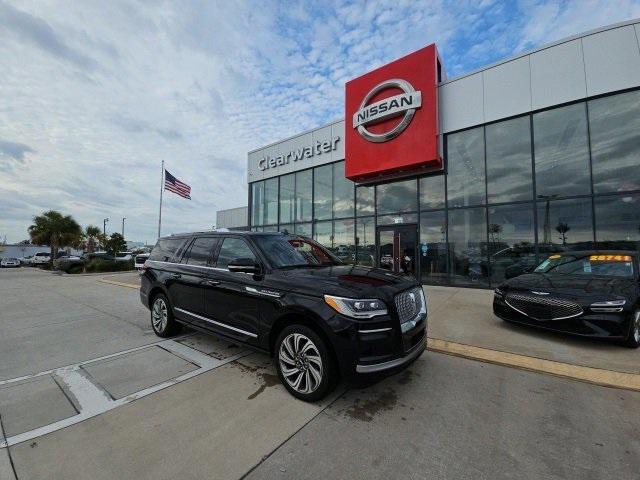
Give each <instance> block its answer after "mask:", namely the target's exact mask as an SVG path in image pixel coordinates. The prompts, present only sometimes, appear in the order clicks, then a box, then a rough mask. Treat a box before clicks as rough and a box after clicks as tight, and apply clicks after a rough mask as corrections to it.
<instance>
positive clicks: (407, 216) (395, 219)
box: [378, 213, 418, 225]
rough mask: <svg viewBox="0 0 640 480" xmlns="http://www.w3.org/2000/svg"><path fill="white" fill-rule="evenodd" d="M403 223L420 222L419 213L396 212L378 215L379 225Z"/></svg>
mask: <svg viewBox="0 0 640 480" xmlns="http://www.w3.org/2000/svg"><path fill="white" fill-rule="evenodd" d="M403 223H418V214H417V213H396V214H395V215H381V216H378V225H394V224H396V225H401V224H403Z"/></svg>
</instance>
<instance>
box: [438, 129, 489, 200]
mask: <svg viewBox="0 0 640 480" xmlns="http://www.w3.org/2000/svg"><path fill="white" fill-rule="evenodd" d="M484 179H485V175H484V134H483V128H482V127H478V128H474V129H471V130H466V131H464V132H459V133H454V134H452V135H448V136H447V198H448V202H449V206H450V207H464V206H468V205H478V204H483V203H485V181H484Z"/></svg>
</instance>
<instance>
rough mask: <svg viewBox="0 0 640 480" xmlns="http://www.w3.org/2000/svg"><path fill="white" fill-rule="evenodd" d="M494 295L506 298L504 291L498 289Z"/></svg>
mask: <svg viewBox="0 0 640 480" xmlns="http://www.w3.org/2000/svg"><path fill="white" fill-rule="evenodd" d="M493 293H495V294H496V295H498V296H499V297H502V296H504V291H502V290H500V289H499V288H496V289H495V290H494V291H493Z"/></svg>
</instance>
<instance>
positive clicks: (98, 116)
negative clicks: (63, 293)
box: [0, 0, 640, 243]
mask: <svg viewBox="0 0 640 480" xmlns="http://www.w3.org/2000/svg"><path fill="white" fill-rule="evenodd" d="M638 17H640V0H633V1H632V0H609V1H593V0H566V1H556V2H553V1H537V0H529V1H507V2H500V1H492V0H476V1H438V0H429V1H415V0H391V1H383V0H370V1H348V2H346V1H340V0H335V1H333V0H325V1H318V2H311V1H307V2H276V1H269V0H263V1H255V2H251V1H230V0H226V1H220V2H218V1H212V0H202V1H198V0H181V1H176V2H165V1H141V2H134V1H119V0H110V1H109V2H104V1H101V0H82V1H81V2H80V1H77V2H68V1H64V2H63V1H49V0H36V1H30V0H20V1H5V0H0V241H1V240H2V239H3V238H4V237H5V236H6V239H7V242H9V243H12V242H18V241H21V240H24V239H26V238H28V233H27V228H28V226H29V225H30V224H31V221H32V219H33V217H34V215H37V214H40V213H42V212H43V211H46V210H49V209H55V210H59V211H61V212H62V213H64V214H70V215H72V216H73V217H74V218H75V219H76V220H77V221H78V222H79V223H80V224H81V225H82V226H83V227H85V226H87V225H89V224H93V225H98V226H100V227H101V228H102V225H103V219H104V218H109V219H110V221H109V223H108V224H107V233H112V232H114V231H118V232H119V231H120V229H121V221H122V218H123V217H126V219H127V220H126V224H125V236H126V238H127V239H128V240H134V241H144V242H151V243H153V242H154V241H155V239H156V236H157V224H158V203H159V192H160V178H161V166H160V165H161V161H162V160H164V161H165V164H166V168H167V170H169V171H170V172H171V173H172V174H173V175H174V176H176V177H177V178H179V179H180V180H182V181H184V182H186V183H188V184H190V185H191V187H192V200H191V201H189V200H185V199H182V198H180V197H178V196H176V195H175V194H172V193H170V192H165V195H164V208H163V222H162V223H163V229H162V233H163V234H169V233H177V232H184V231H193V230H203V229H209V228H211V227H212V226H213V225H214V224H215V212H216V211H217V210H220V209H226V208H232V207H237V206H244V205H246V204H247V185H246V163H247V152H248V151H250V150H252V149H255V148H258V147H260V146H262V145H265V144H268V143H271V142H274V141H277V140H280V139H283V138H286V137H289V136H291V135H294V134H296V133H298V132H300V131H303V130H307V129H311V128H315V127H318V126H321V125H324V124H326V123H328V122H330V121H333V120H336V119H339V118H342V117H343V115H344V114H343V108H344V83H345V81H347V80H349V79H351V78H354V77H357V76H359V75H361V74H363V73H365V72H367V71H369V70H371V69H374V68H376V67H378V66H380V65H383V64H385V63H387V62H389V61H391V60H394V59H395V58H398V57H400V56H402V55H405V54H407V53H409V52H411V51H413V50H416V49H418V48H420V47H423V46H425V45H428V44H430V43H433V42H435V43H436V44H437V46H438V49H439V52H440V55H441V57H442V60H443V63H444V67H445V70H446V72H447V75H448V77H449V78H451V77H454V76H458V75H461V74H464V73H466V72H470V71H472V70H474V69H476V68H479V67H482V66H484V65H487V64H490V63H492V62H495V61H498V60H501V59H503V58H505V57H509V56H511V55H514V54H516V53H519V52H523V51H526V50H530V49H532V48H535V47H538V46H541V45H544V44H546V43H549V42H552V41H555V40H559V39H561V38H564V37H567V36H571V35H574V34H577V33H581V32H584V31H586V30H589V29H592V28H598V27H600V26H604V25H608V24H611V23H615V22H619V21H624V20H629V19H632V18H638Z"/></svg>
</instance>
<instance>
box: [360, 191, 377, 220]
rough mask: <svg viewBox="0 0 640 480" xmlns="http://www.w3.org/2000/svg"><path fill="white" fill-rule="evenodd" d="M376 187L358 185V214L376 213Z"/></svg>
mask: <svg viewBox="0 0 640 480" xmlns="http://www.w3.org/2000/svg"><path fill="white" fill-rule="evenodd" d="M374 192H375V187H366V186H362V187H356V215H358V216H366V215H373V214H374V213H375V203H374Z"/></svg>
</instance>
